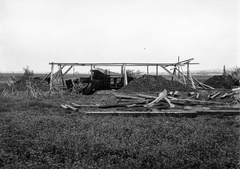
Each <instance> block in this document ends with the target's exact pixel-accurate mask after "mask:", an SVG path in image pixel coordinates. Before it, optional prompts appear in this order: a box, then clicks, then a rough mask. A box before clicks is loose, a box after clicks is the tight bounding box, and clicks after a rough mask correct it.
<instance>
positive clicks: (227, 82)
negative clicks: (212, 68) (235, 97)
mask: <svg viewBox="0 0 240 169" xmlns="http://www.w3.org/2000/svg"><path fill="white" fill-rule="evenodd" d="M204 83H205V84H207V85H209V86H212V87H214V88H226V89H231V88H232V86H238V85H239V81H238V80H237V79H236V78H234V77H233V76H231V75H226V76H224V75H216V76H213V77H211V78H209V79H207V80H206V81H205V82H204Z"/></svg>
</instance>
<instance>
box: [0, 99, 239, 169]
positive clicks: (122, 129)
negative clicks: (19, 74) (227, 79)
mask: <svg viewBox="0 0 240 169" xmlns="http://www.w3.org/2000/svg"><path fill="white" fill-rule="evenodd" d="M56 102H57V100H56ZM239 120H240V119H239V118H212V117H198V118H174V117H123V116H85V115H83V114H81V113H71V114H66V113H65V112H63V111H62V110H61V109H60V108H59V106H58V104H54V102H53V101H52V102H51V100H47V101H46V100H31V99H24V100H23V99H21V100H20V99H13V98H6V97H0V168H1V167H2V168H238V167H240V166H239V157H240V156H239V152H240V148H239V136H240V133H239V126H240V124H239V123H238V122H237V121H239Z"/></svg>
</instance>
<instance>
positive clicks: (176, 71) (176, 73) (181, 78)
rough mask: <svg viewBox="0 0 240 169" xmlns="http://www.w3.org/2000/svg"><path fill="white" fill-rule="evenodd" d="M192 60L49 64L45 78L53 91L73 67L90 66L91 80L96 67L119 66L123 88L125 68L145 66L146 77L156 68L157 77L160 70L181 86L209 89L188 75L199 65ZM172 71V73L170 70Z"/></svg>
mask: <svg viewBox="0 0 240 169" xmlns="http://www.w3.org/2000/svg"><path fill="white" fill-rule="evenodd" d="M192 60H194V59H193V58H191V59H187V60H183V61H179V59H178V62H176V63H55V62H51V63H49V64H50V66H51V71H50V73H49V74H48V75H47V76H46V77H45V78H49V77H50V89H53V87H54V81H58V82H60V83H61V84H62V87H65V83H64V76H65V75H66V74H67V73H68V72H69V71H70V70H71V69H72V68H73V67H74V66H90V70H91V71H90V72H91V74H90V78H91V80H92V79H93V74H92V72H93V69H94V68H95V67H96V66H111V67H113V66H119V67H121V70H122V72H121V74H122V77H123V79H124V86H125V85H127V67H128V66H146V67H147V75H148V74H149V67H150V66H154V67H156V75H158V73H159V71H158V68H159V67H160V68H162V69H163V70H164V71H166V72H167V73H168V74H169V75H170V76H171V77H172V80H176V81H178V82H180V83H182V84H187V80H188V81H189V82H190V84H191V85H192V87H193V88H196V86H200V87H202V88H204V89H205V88H211V87H210V86H207V85H205V84H203V83H201V82H199V81H198V80H197V79H196V78H194V77H193V76H192V75H191V73H190V68H189V65H190V64H199V63H191V61H192ZM185 65H187V73H186V75H185V74H184V73H183V71H182V66H185ZM55 66H58V70H57V71H56V72H54V67H55ZM63 68H67V70H66V71H65V72H63ZM169 68H170V69H169ZM172 69H173V72H171V70H172Z"/></svg>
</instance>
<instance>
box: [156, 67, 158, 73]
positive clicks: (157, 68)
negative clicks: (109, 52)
mask: <svg viewBox="0 0 240 169" xmlns="http://www.w3.org/2000/svg"><path fill="white" fill-rule="evenodd" d="M156 75H157V76H158V65H156Z"/></svg>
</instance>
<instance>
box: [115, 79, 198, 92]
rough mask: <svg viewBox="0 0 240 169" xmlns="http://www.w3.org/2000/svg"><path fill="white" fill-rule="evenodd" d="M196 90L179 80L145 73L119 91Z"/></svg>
mask: <svg viewBox="0 0 240 169" xmlns="http://www.w3.org/2000/svg"><path fill="white" fill-rule="evenodd" d="M164 89H166V90H168V91H176V90H178V91H187V92H188V91H195V90H194V89H192V88H190V87H188V86H187V85H184V84H181V83H179V82H177V81H170V80H167V79H165V78H164V77H162V76H153V75H143V76H142V77H140V78H138V79H135V80H133V81H131V82H130V83H129V84H128V85H126V86H125V87H123V88H121V89H119V90H118V91H120V92H123V93H129V92H130V93H132V92H149V91H163V90H164Z"/></svg>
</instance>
